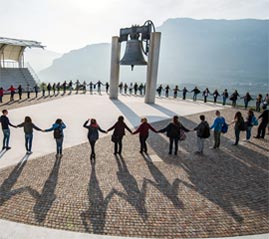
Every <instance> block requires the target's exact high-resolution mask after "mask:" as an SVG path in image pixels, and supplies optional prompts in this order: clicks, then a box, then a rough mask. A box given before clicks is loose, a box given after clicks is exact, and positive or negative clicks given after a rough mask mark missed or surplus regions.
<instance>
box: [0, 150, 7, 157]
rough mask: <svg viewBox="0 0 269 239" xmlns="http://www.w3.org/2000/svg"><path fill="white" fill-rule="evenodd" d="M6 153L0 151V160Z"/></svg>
mask: <svg viewBox="0 0 269 239" xmlns="http://www.w3.org/2000/svg"><path fill="white" fill-rule="evenodd" d="M6 152H7V151H6V149H2V150H1V151H0V158H2V157H3V156H4V154H5V153H6Z"/></svg>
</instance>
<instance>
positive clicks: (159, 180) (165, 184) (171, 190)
mask: <svg viewBox="0 0 269 239" xmlns="http://www.w3.org/2000/svg"><path fill="white" fill-rule="evenodd" d="M143 158H144V160H145V162H146V164H147V166H148V169H149V171H150V173H151V175H152V177H153V178H154V181H152V180H150V179H146V180H147V182H148V183H150V184H151V185H153V186H154V187H156V188H157V189H158V190H159V191H160V192H161V193H162V194H163V195H164V196H166V197H167V198H168V199H169V200H170V201H171V202H172V203H173V205H174V207H175V208H177V209H184V204H183V202H182V201H181V200H180V199H179V198H178V187H179V183H180V180H179V179H178V178H176V179H175V180H174V182H173V183H172V184H170V182H169V181H168V180H167V178H166V177H165V175H164V174H163V173H162V172H161V171H160V169H159V168H158V167H157V166H156V165H155V164H154V163H153V162H152V159H151V157H150V156H149V155H144V154H143Z"/></svg>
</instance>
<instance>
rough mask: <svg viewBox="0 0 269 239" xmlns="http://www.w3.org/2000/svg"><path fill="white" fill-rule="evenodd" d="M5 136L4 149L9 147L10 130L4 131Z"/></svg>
mask: <svg viewBox="0 0 269 239" xmlns="http://www.w3.org/2000/svg"><path fill="white" fill-rule="evenodd" d="M3 134H4V139H3V147H8V144H9V138H10V129H3Z"/></svg>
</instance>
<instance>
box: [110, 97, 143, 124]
mask: <svg viewBox="0 0 269 239" xmlns="http://www.w3.org/2000/svg"><path fill="white" fill-rule="evenodd" d="M112 103H113V104H114V105H115V106H117V108H118V109H119V110H120V111H121V112H122V113H123V115H124V116H125V117H126V118H127V119H128V120H129V121H130V123H131V124H132V125H133V126H137V125H139V124H140V117H139V116H138V115H137V114H136V113H135V112H134V111H133V110H132V109H130V107H128V106H127V105H126V104H124V103H123V102H121V101H120V100H112Z"/></svg>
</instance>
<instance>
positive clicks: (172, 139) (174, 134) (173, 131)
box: [158, 115, 190, 155]
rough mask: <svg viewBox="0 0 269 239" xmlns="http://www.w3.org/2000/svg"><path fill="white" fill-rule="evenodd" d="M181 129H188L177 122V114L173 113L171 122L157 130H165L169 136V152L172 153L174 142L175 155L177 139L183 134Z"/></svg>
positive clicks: (187, 130) (163, 131)
mask: <svg viewBox="0 0 269 239" xmlns="http://www.w3.org/2000/svg"><path fill="white" fill-rule="evenodd" d="M182 130H183V131H185V132H189V131H190V130H189V129H187V128H185V127H184V126H183V125H182V124H181V123H180V122H179V120H178V116H177V115H175V116H174V117H173V121H172V122H171V123H169V124H168V125H167V126H166V127H165V128H163V129H161V130H159V131H158V132H160V133H165V132H166V135H167V137H168V138H169V154H172V149H173V144H174V143H175V155H177V151H178V141H179V140H180V138H181V137H182V134H183V132H182ZM181 140H183V139H181Z"/></svg>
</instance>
